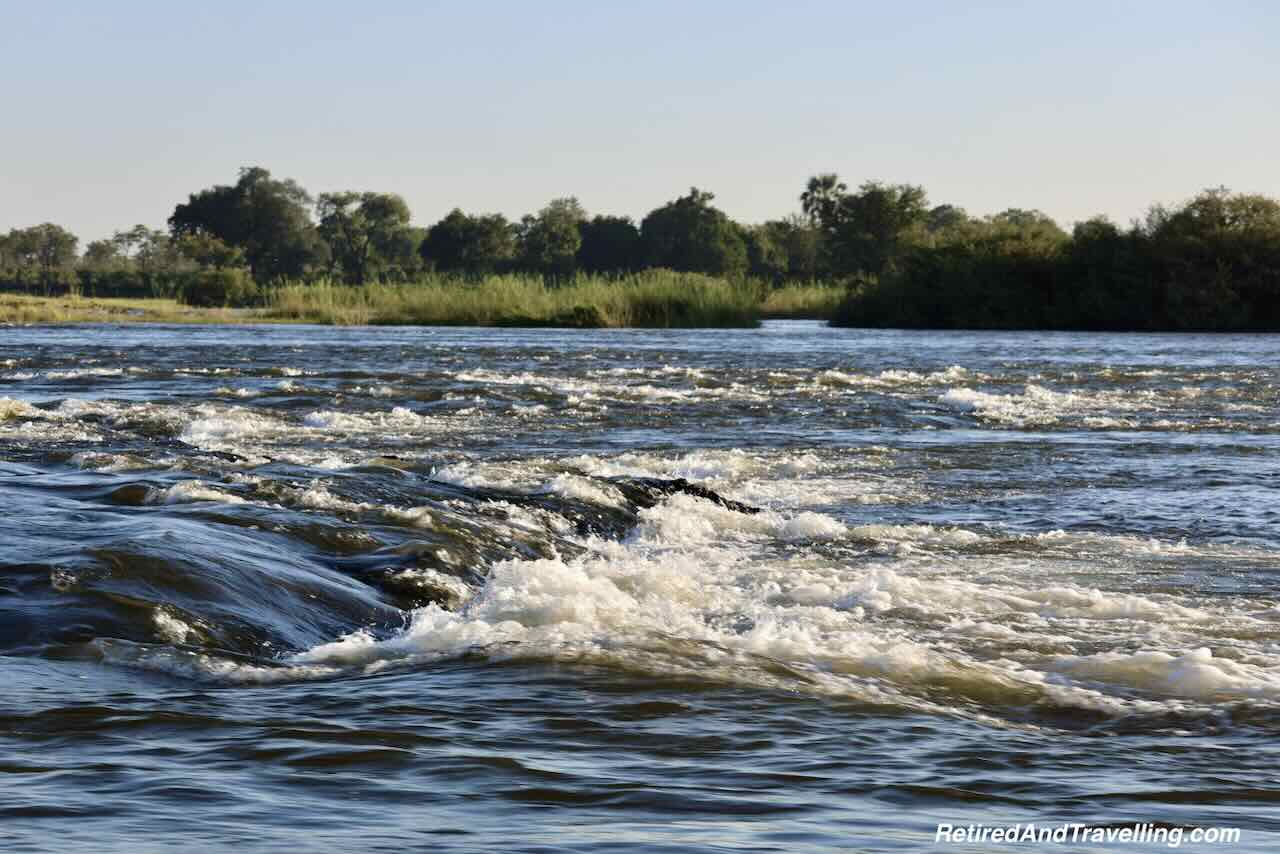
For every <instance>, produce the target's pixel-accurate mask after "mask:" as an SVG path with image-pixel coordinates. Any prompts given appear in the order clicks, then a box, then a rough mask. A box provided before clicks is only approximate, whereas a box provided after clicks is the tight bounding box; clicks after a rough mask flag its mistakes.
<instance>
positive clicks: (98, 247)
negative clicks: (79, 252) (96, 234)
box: [82, 240, 128, 270]
mask: <svg viewBox="0 0 1280 854" xmlns="http://www.w3.org/2000/svg"><path fill="white" fill-rule="evenodd" d="M127 260H128V259H126V258H124V257H123V256H121V254H120V248H119V247H118V246H117V245H116V243H115V241H113V240H94V241H91V242H90V243H89V245H88V246H86V247H85V248H84V257H83V258H82V261H83V263H84V265H85V266H86V267H91V268H93V269H97V270H107V269H119V268H120V267H123V266H124V264H125V263H126V262H127Z"/></svg>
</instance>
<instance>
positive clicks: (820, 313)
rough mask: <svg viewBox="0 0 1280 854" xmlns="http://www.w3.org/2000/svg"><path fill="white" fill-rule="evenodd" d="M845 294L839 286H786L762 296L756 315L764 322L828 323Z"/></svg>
mask: <svg viewBox="0 0 1280 854" xmlns="http://www.w3.org/2000/svg"><path fill="white" fill-rule="evenodd" d="M848 295H849V291H848V289H846V288H844V287H841V286H832V285H788V286H787V287H784V288H777V289H774V290H770V291H767V292H766V293H765V296H764V300H763V301H762V302H761V303H760V316H761V317H763V318H765V319H766V320H830V319H831V318H832V317H835V314H836V310H837V309H838V308H839V307H840V306H841V304H843V303H844V301H845V300H846V299H847V298H848Z"/></svg>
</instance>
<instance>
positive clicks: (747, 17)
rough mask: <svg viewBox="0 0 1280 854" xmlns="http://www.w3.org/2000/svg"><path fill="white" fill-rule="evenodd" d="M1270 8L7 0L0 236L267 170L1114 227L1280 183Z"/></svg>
mask: <svg viewBox="0 0 1280 854" xmlns="http://www.w3.org/2000/svg"><path fill="white" fill-rule="evenodd" d="M1277 45H1280V3H1275V2H1269V0H1260V2H1220V3H1209V2H1203V0H1199V2H1173V0H1166V1H1165V2H1111V3H1093V2H1072V3H1067V2H1057V3H1049V2H1025V3H970V4H965V3H958V2H957V3H926V2H917V3H903V4H891V3H885V2H876V3H855V2H789V3H779V2H776V0H773V2H747V0H715V2H710V0H708V2H701V3H697V2H685V3H679V2H638V3H627V4H623V3H609V2H593V3H588V2H577V3H567V2H564V3H561V2H542V3H517V2H511V3H499V2H490V3H462V2H457V3H432V2H422V0H419V2H366V3H353V2H344V3H337V2H327V0H308V2H267V0H258V2H252V3H250V2H233V0H222V2H218V3H211V4H207V5H205V6H204V7H203V8H196V7H195V5H194V4H190V3H174V2H118V3H105V2H93V3H89V2H63V3H57V4H42V3H31V2H12V0H0V79H3V81H4V88H3V92H4V97H3V99H0V153H2V156H0V229H4V230H7V229H8V228H10V227H13V226H20V225H29V224H33V223H37V222H42V221H46V220H51V221H54V222H58V223H61V224H64V225H66V226H67V227H69V228H71V229H72V230H73V231H75V232H76V233H78V234H79V235H80V236H81V238H82V240H89V239H94V238H98V237H103V236H106V235H107V234H109V233H110V232H111V231H113V230H115V229H117V228H124V227H126V226H129V225H131V224H133V223H135V222H143V223H146V224H148V225H152V226H158V227H160V226H163V225H164V221H165V219H166V218H167V217H168V216H169V214H170V213H171V212H172V209H173V206H174V204H175V203H177V202H179V201H182V200H185V199H186V197H187V195H188V194H189V193H190V192H192V191H194V190H197V189H200V188H203V187H207V186H209V185H211V184H214V183H230V182H232V181H234V179H235V176H236V171H237V169H238V168H239V167H240V166H242V165H262V166H265V167H267V168H268V169H270V170H272V172H273V173H275V174H276V175H278V176H288V177H293V178H296V179H298V180H299V181H300V182H301V183H302V184H303V185H304V186H306V187H307V188H308V189H310V190H311V191H312V192H320V191H325V190H339V189H372V190H390V191H395V192H399V193H400V194H402V195H403V196H404V197H405V198H406V199H407V200H408V202H409V204H410V206H411V208H412V209H413V212H414V219H415V221H416V222H418V223H420V224H429V223H430V222H432V221H434V220H436V219H438V218H439V217H440V216H442V215H443V214H444V213H446V212H447V211H448V210H449V209H450V208H452V207H454V206H461V207H463V208H464V209H467V210H471V211H478V212H479V211H501V212H503V213H506V214H508V215H509V216H513V217H517V216H519V215H520V214H522V213H526V212H529V211H533V210H536V209H537V208H539V207H541V206H542V205H543V204H544V203H545V202H546V201H547V200H549V199H551V198H553V197H556V196H564V195H576V196H578V198H579V199H581V200H582V202H583V204H584V205H585V206H586V207H587V208H588V210H590V211H592V212H609V213H624V214H630V215H632V216H635V217H637V218H639V217H640V216H643V214H644V213H645V212H646V211H648V210H650V209H651V208H653V207H655V206H657V205H659V204H661V203H663V202H665V201H667V200H668V199H671V198H674V197H675V196H677V195H679V194H680V193H682V192H684V191H685V190H686V189H687V188H688V187H689V186H690V185H693V184H696V185H697V186H699V187H701V188H703V189H709V190H711V191H713V192H714V193H715V194H716V197H717V203H718V204H719V205H720V206H722V207H723V208H724V209H725V210H726V211H728V212H729V214H730V215H732V216H733V217H735V218H737V219H740V220H742V221H745V222H757V221H762V220H764V219H767V218H772V217H776V216H781V215H784V214H787V213H790V212H793V211H794V210H795V209H796V208H797V202H796V197H797V196H798V194H799V193H800V191H801V189H803V185H804V182H805V180H806V179H807V178H808V176H809V175H811V174H814V173H816V172H820V171H837V172H839V173H840V174H841V176H842V177H843V178H845V180H847V181H848V182H849V183H851V184H853V183H857V182H860V181H862V180H864V179H869V178H878V179H883V180H888V181H894V182H899V181H907V182H912V183H919V184H923V185H924V186H925V187H926V189H927V190H928V191H929V195H930V198H931V199H932V200H933V201H934V202H951V203H954V204H959V205H963V206H964V207H966V208H968V209H969V210H970V211H971V212H973V213H991V212H995V211H998V210H1001V209H1003V208H1006V207H1010V206H1017V207H1039V208H1041V209H1042V210H1044V211H1046V212H1047V213H1049V214H1051V215H1052V216H1054V217H1056V218H1058V219H1059V220H1060V221H1061V222H1063V224H1065V225H1069V224H1070V223H1071V222H1072V221H1074V220H1077V219H1083V218H1085V217H1087V216H1089V215H1091V214H1093V213H1097V212H1101V213H1107V214H1109V215H1111V216H1112V217H1113V218H1114V219H1116V220H1117V221H1119V222H1122V223H1123V222H1127V221H1128V220H1129V219H1130V218H1132V217H1134V216H1137V215H1139V214H1141V213H1142V211H1143V210H1145V208H1146V207H1147V205H1148V204H1149V203H1150V202H1153V201H1166V202H1176V201H1179V200H1181V199H1183V198H1186V197H1187V196H1189V195H1191V194H1193V193H1195V192H1196V191H1198V190H1199V189H1201V188H1203V187H1206V186H1217V185H1219V184H1225V185H1227V186H1229V187H1231V188H1232V189H1236V190H1248V191H1253V192H1262V193H1267V194H1269V195H1274V196H1280V157H1278V156H1277V152H1278V151H1280V48H1278V47H1277Z"/></svg>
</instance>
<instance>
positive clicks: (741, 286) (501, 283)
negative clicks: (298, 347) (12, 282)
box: [0, 271, 845, 328]
mask: <svg viewBox="0 0 1280 854" xmlns="http://www.w3.org/2000/svg"><path fill="white" fill-rule="evenodd" d="M844 296H845V291H844V290H843V289H841V288H832V287H827V286H822V285H803V286H791V287H786V288H777V289H770V288H767V287H766V286H764V285H763V284H762V283H751V282H748V283H741V282H728V281H725V280H723V279H717V278H713V277H710V276H702V275H698V274H692V273H674V272H670V271H649V272H645V273H640V274H636V275H633V276H628V277H623V278H620V279H613V278H604V277H589V276H580V277H577V278H575V279H572V280H570V281H568V282H566V283H564V284H561V285H558V286H549V285H546V284H544V283H543V280H542V279H541V278H540V277H535V276H521V275H511V276H490V277H488V278H486V279H483V280H480V281H476V282H467V281H463V280H459V279H456V278H445V277H435V278H428V279H426V280H424V281H421V282H414V283H410V284H398V285H387V284H374V285H365V286H360V287H356V286H350V285H338V284H324V283H321V284H300V283H299V284H290V285H285V286H283V287H279V288H274V289H268V290H266V291H265V292H264V293H263V295H262V301H263V302H264V303H265V305H260V306H258V307H252V308H216V307H215V308H207V307H199V306H193V305H189V304H186V303H183V302H179V301H177V300H174V299H162V298H118V297H79V296H58V297H38V296H30V295H26V294H15V293H0V323H24V324H25V323H319V324H331V325H405V326H408V325H422V326H559V327H580V328H617V327H659V328H661V327H686V328H696V327H750V326H755V325H756V324H757V323H758V322H759V319H760V318H762V317H764V318H770V319H775V318H788V319H796V318H811V319H827V318H829V317H831V316H832V313H833V311H834V310H835V308H836V306H838V305H839V304H840V301H841V300H842V299H843V298H844Z"/></svg>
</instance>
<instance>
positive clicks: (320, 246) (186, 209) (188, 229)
mask: <svg viewBox="0 0 1280 854" xmlns="http://www.w3.org/2000/svg"><path fill="white" fill-rule="evenodd" d="M310 205H311V197H310V196H309V195H308V194H307V192H306V190H304V189H302V187H300V186H299V185H298V184H297V183H296V182H294V181H293V180H284V181H280V180H276V179H274V178H272V177H271V173H270V172H268V171H267V170H266V169H262V168H259V167H251V168H245V169H241V170H240V178H239V180H238V181H237V182H236V183H235V184H234V185H232V186H224V185H219V186H216V187H212V188H210V189H208V190H202V191H200V192H199V193H194V194H192V195H191V197H190V198H189V199H188V201H187V202H186V203H185V204H179V205H178V206H177V207H176V208H174V211H173V216H171V217H169V230H170V231H171V232H172V234H173V236H174V237H175V238H179V237H182V236H184V235H199V234H205V235H209V236H211V237H216V238H217V239H219V240H221V241H222V242H223V243H225V244H227V245H229V246H234V247H236V248H238V249H240V250H241V251H242V252H243V253H244V257H245V260H246V261H247V262H248V264H249V269H250V270H251V271H252V273H253V276H254V278H255V279H257V280H258V281H260V282H264V281H269V280H271V279H277V278H281V277H296V276H301V275H303V274H304V273H305V272H306V271H307V270H308V268H309V267H311V266H312V265H315V264H319V263H322V262H323V261H324V258H325V255H326V247H325V244H324V243H323V241H321V240H320V238H319V235H318V234H317V232H316V228H315V226H314V225H313V224H312V222H311V217H310V216H309V214H308V210H309V208H310Z"/></svg>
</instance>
